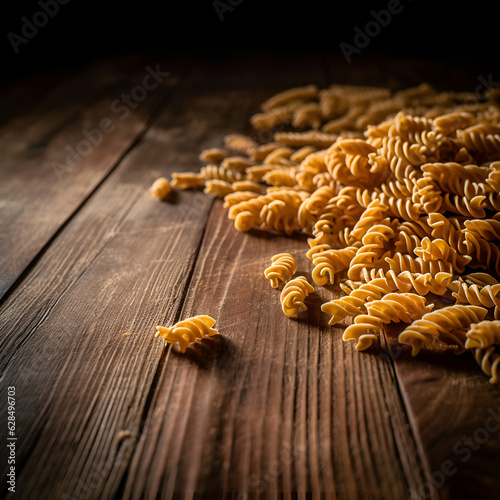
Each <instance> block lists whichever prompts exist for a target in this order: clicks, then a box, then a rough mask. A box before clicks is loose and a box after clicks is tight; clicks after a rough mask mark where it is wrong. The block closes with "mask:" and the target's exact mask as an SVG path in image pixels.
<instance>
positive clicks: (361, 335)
mask: <svg viewBox="0 0 500 500" xmlns="http://www.w3.org/2000/svg"><path fill="white" fill-rule="evenodd" d="M433 307H434V305H433V304H429V305H426V300H425V297H421V296H420V295H417V294H414V293H389V294H387V295H385V296H384V297H382V299H380V300H374V301H372V302H368V303H367V304H366V310H367V314H360V315H358V316H356V318H355V319H354V323H353V324H352V325H350V326H348V327H347V329H346V330H345V332H344V335H343V337H342V338H343V340H351V339H354V340H356V349H357V350H358V351H362V350H364V349H367V348H368V347H370V346H371V345H372V343H373V342H374V341H375V340H377V339H378V332H379V331H380V328H381V325H383V324H389V323H391V322H395V323H399V322H400V321H403V322H404V323H411V322H412V321H413V320H415V319H417V318H421V317H422V316H423V315H424V314H425V313H428V312H429V311H430V310H431V309H432V308H433Z"/></svg>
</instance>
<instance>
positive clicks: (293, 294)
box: [280, 276, 314, 316]
mask: <svg viewBox="0 0 500 500" xmlns="http://www.w3.org/2000/svg"><path fill="white" fill-rule="evenodd" d="M313 292H314V287H313V286H312V285H311V284H310V283H309V282H308V281H307V278H305V277H304V276H299V277H297V278H294V279H292V280H290V281H289V282H288V283H287V284H286V285H285V286H284V287H283V290H282V291H281V296H280V300H281V307H282V309H283V312H284V313H285V314H286V315H287V316H293V315H294V314H295V313H296V312H297V311H298V310H299V308H302V309H304V310H307V306H306V305H305V304H304V301H305V299H306V297H307V296H308V295H309V294H311V293H313Z"/></svg>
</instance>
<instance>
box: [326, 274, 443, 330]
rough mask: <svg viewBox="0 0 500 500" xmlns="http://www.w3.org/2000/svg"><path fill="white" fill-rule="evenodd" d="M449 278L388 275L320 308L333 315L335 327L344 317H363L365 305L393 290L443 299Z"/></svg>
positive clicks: (331, 321)
mask: <svg viewBox="0 0 500 500" xmlns="http://www.w3.org/2000/svg"><path fill="white" fill-rule="evenodd" d="M451 278H452V275H451V274H448V273H438V274H437V275H436V276H435V277H433V276H432V275H431V274H411V273H410V272H408V271H405V272H402V273H400V274H398V275H397V274H396V273H394V272H393V271H389V272H387V273H386V274H385V276H383V277H379V278H375V279H373V280H370V281H368V282H367V283H362V284H360V285H359V286H358V287H357V288H356V289H354V290H351V291H349V292H348V293H349V295H348V296H347V297H341V298H340V299H334V300H331V301H330V302H326V303H325V304H323V305H322V306H321V310H322V311H323V312H326V313H328V314H331V315H332V317H331V318H330V321H329V324H330V325H334V324H336V323H338V322H339V321H342V320H343V319H344V318H346V317H347V316H356V315H357V314H363V313H364V311H365V310H366V303H367V302H369V301H372V300H379V299H381V298H382V297H383V296H384V295H387V294H389V293H391V292H394V291H396V290H399V291H400V292H402V293H408V292H411V291H412V290H413V291H415V292H416V293H417V294H419V295H421V296H425V295H427V294H428V293H434V294H436V295H443V294H444V293H446V291H447V290H448V287H447V285H448V283H449V282H450V280H451ZM344 291H346V289H345V288H344Z"/></svg>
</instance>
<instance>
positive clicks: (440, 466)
mask: <svg viewBox="0 0 500 500" xmlns="http://www.w3.org/2000/svg"><path fill="white" fill-rule="evenodd" d="M436 307H439V303H438V305H437V306H436ZM397 333H398V330H392V331H391V332H390V333H389V344H390V346H391V349H390V351H391V355H392V357H393V359H394V364H395V369H396V374H397V379H398V381H399V384H400V387H401V393H402V396H403V398H404V401H405V404H406V406H407V408H408V412H409V415H410V422H411V425H412V428H413V432H414V433H415V436H416V437H417V440H418V445H419V449H420V452H421V454H422V456H424V457H425V460H426V465H427V471H426V477H425V480H424V481H423V482H422V483H421V484H419V485H418V488H416V489H414V490H413V492H412V495H413V498H415V499H417V498H418V499H420V498H431V497H432V496H433V495H434V496H435V495H437V494H438V495H439V496H440V497H441V498H453V499H455V498H457V499H467V498H496V496H497V492H498V487H499V486H500V479H499V478H498V475H497V474H496V461H497V458H498V456H499V454H500V435H499V432H498V431H499V429H500V425H499V424H500V388H499V387H498V386H497V385H495V386H494V385H491V384H489V383H488V378H487V377H486V376H485V375H484V374H483V373H482V371H481V369H480V367H479V366H478V365H477V363H476V361H475V360H474V359H473V357H472V355H471V354H470V353H466V354H464V355H462V356H454V355H453V354H452V353H451V352H449V351H448V352H447V351H446V350H443V349H440V348H439V347H438V346H434V347H432V348H424V349H423V350H422V352H421V353H420V354H419V355H418V356H417V357H415V358H412V357H411V355H410V352H409V350H408V349H406V348H403V347H401V346H399V344H398V343H397Z"/></svg>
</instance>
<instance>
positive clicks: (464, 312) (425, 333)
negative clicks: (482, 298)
mask: <svg viewBox="0 0 500 500" xmlns="http://www.w3.org/2000/svg"><path fill="white" fill-rule="evenodd" d="M487 312H488V310H487V309H485V308H484V307H479V306H462V305H454V306H448V307H444V308H442V309H439V310H437V311H432V312H430V313H427V314H426V315H424V316H423V317H422V319H420V320H417V321H415V322H414V323H413V324H412V325H411V326H409V327H408V328H406V329H405V330H404V331H402V332H401V333H400V334H399V337H398V342H399V343H400V344H405V345H409V346H411V348H412V351H411V354H412V356H416V355H417V354H418V353H419V352H420V349H421V348H422V345H423V344H424V343H429V342H431V341H432V339H434V338H437V339H439V340H441V341H443V342H445V343H447V344H451V345H456V346H458V347H459V349H460V351H459V352H463V349H464V340H463V339H462V338H463V337H464V335H463V334H460V332H462V333H463V332H464V331H465V329H467V328H469V327H470V325H471V324H473V323H478V322H479V321H482V320H483V319H484V317H485V316H486V314H487Z"/></svg>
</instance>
